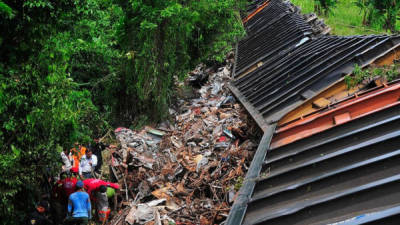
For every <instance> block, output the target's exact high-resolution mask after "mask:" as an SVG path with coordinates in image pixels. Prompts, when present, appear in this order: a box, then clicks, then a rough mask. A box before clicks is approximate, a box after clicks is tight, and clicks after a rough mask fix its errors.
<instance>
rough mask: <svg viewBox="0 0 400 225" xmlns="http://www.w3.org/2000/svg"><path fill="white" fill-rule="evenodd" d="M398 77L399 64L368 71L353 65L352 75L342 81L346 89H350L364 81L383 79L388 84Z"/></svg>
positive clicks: (399, 72) (399, 74) (399, 73)
mask: <svg viewBox="0 0 400 225" xmlns="http://www.w3.org/2000/svg"><path fill="white" fill-rule="evenodd" d="M399 76H400V64H398V63H395V64H392V65H388V66H382V67H371V68H368V69H362V68H361V67H360V66H358V65H355V67H354V70H353V73H352V74H351V75H347V76H345V78H344V81H345V82H346V84H347V87H348V88H352V87H355V86H357V85H358V84H361V83H362V82H364V81H366V80H370V79H376V78H384V79H385V80H387V81H388V82H390V81H393V80H395V79H397V78H398V77H399Z"/></svg>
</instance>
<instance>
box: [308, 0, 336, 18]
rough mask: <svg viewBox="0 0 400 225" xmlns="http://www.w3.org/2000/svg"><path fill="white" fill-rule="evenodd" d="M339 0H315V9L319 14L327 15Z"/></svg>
mask: <svg viewBox="0 0 400 225" xmlns="http://www.w3.org/2000/svg"><path fill="white" fill-rule="evenodd" d="M337 1H338V0H314V10H315V12H317V13H318V15H322V14H323V15H325V16H327V15H328V14H329V12H331V9H332V8H333V7H335V6H336V4H337Z"/></svg>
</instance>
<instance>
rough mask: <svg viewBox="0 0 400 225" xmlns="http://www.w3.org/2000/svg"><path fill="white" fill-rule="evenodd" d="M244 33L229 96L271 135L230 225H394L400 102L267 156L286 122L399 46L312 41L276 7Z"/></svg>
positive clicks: (372, 40)
mask: <svg viewBox="0 0 400 225" xmlns="http://www.w3.org/2000/svg"><path fill="white" fill-rule="evenodd" d="M246 25H247V26H248V27H247V29H248V31H249V33H248V34H249V36H248V37H247V38H246V39H244V40H242V41H240V42H239V43H238V46H237V55H236V57H237V58H236V60H237V61H236V66H235V69H234V71H235V78H236V79H235V80H234V81H233V82H232V84H231V90H232V92H233V93H234V94H235V95H236V96H237V97H238V99H239V100H240V101H241V102H242V103H243V105H244V106H245V107H246V108H247V109H248V111H249V112H250V114H251V115H252V116H253V118H254V119H255V120H256V121H257V123H258V124H259V125H260V126H261V127H262V128H263V130H264V132H265V133H264V137H263V139H262V140H261V142H260V144H259V147H258V149H257V152H256V154H255V156H254V159H253V161H252V163H251V165H250V168H249V171H248V173H247V174H246V178H245V180H244V182H243V186H242V188H241V190H240V193H239V195H238V197H237V199H236V201H235V204H234V205H233V207H232V210H231V213H230V215H229V217H228V220H227V224H271V225H273V224H284V225H288V224H307V225H308V224H393V223H392V222H393V221H392V219H396V218H397V219H398V218H399V213H400V193H399V192H398V191H397V190H398V188H399V187H400V175H399V174H400V166H399V165H400V102H399V101H398V102H394V103H393V101H392V103H390V104H389V103H388V105H385V106H383V107H381V106H380V107H379V109H377V110H374V111H371V112H370V113H364V114H363V115H361V116H359V117H354V119H348V118H344V121H345V122H344V123H343V124H342V123H341V122H338V123H337V124H336V125H335V126H330V127H329V128H327V129H320V131H319V132H313V133H312V134H311V135H308V136H307V137H306V138H302V139H296V140H294V141H292V142H290V143H289V144H285V145H275V146H277V147H275V148H274V149H271V148H270V147H269V146H270V144H271V140H272V136H273V135H274V132H275V127H276V123H277V121H278V120H279V119H280V118H282V117H283V116H284V115H285V114H286V113H288V112H290V111H291V110H293V109H295V108H296V107H298V106H299V105H301V104H302V103H303V102H304V101H306V100H307V99H310V98H312V97H314V96H316V95H317V94H318V93H320V92H321V91H323V90H325V89H326V88H327V87H329V86H330V85H332V84H333V83H335V82H338V81H339V80H341V79H343V76H344V75H346V74H349V73H351V72H352V71H353V69H354V66H355V64H358V65H361V66H366V65H369V64H370V63H372V62H373V61H374V60H376V59H377V58H378V57H382V55H385V54H387V53H388V52H389V51H392V50H393V49H394V47H397V46H400V37H399V36H377V35H372V36H351V37H338V36H313V35H312V34H311V32H310V26H309V25H308V24H307V23H306V21H304V19H303V17H301V16H300V15H298V14H297V13H294V12H293V10H291V9H290V7H289V8H286V9H285V3H282V2H281V1H279V0H275V1H274V0H271V2H270V3H269V5H268V6H267V7H265V8H264V9H263V10H261V11H260V12H258V13H257V14H256V15H254V16H253V17H252V18H251V19H250V20H249V21H248V22H247V23H246ZM396 87H397V86H396ZM396 94H397V95H398V92H396ZM381 97H382V96H381ZM374 98H377V100H378V97H376V96H374ZM397 98H398V99H399V100H400V96H398V97H397ZM347 101H349V103H350V102H351V101H352V100H347ZM342 103H343V102H342ZM336 105H339V103H337V104H336ZM342 105H343V104H342ZM330 107H331V108H329V107H328V108H327V109H324V111H327V110H328V111H329V110H332V108H335V104H334V105H331V106H330ZM349 110H350V109H349ZM342 111H343V110H342ZM317 113H318V112H317ZM334 116H335V115H334ZM338 116H341V115H338ZM335 119H338V120H341V119H343V118H335ZM321 131H322V132H321Z"/></svg>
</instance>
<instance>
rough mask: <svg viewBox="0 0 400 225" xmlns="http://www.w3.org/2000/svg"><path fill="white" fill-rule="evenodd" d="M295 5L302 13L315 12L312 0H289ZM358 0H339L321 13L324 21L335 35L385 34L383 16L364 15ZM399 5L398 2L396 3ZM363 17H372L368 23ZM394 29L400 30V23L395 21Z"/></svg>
mask: <svg viewBox="0 0 400 225" xmlns="http://www.w3.org/2000/svg"><path fill="white" fill-rule="evenodd" d="M291 1H292V2H293V3H294V4H295V5H298V6H300V7H301V9H302V12H303V13H311V12H316V10H315V8H314V5H315V3H314V1H310V0H291ZM357 2H358V0H339V1H337V3H336V5H335V7H333V8H331V9H330V12H329V13H328V15H322V18H323V19H324V21H325V23H326V24H327V25H329V26H330V27H331V28H332V33H333V34H335V35H360V34H386V33H387V30H386V29H385V27H384V17H382V16H381V15H382V14H379V13H377V11H372V12H374V13H372V14H367V15H365V12H366V11H365V10H364V9H363V8H360V7H359V6H360V5H359V4H358V3H357ZM397 5H400V4H397ZM364 15H365V17H369V16H370V17H373V18H374V19H372V20H370V23H367V24H366V23H365V22H363V20H364ZM395 30H400V25H399V24H398V23H396V25H395Z"/></svg>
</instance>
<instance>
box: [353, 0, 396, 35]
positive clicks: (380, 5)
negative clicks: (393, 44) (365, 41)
mask: <svg viewBox="0 0 400 225" xmlns="http://www.w3.org/2000/svg"><path fill="white" fill-rule="evenodd" d="M355 4H356V5H357V6H358V7H359V8H360V9H361V10H362V11H363V24H364V25H370V24H371V23H373V22H374V23H383V28H385V29H387V30H390V31H391V32H395V31H396V22H397V15H398V14H399V10H400V1H399V0H357V1H356V2H355Z"/></svg>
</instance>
